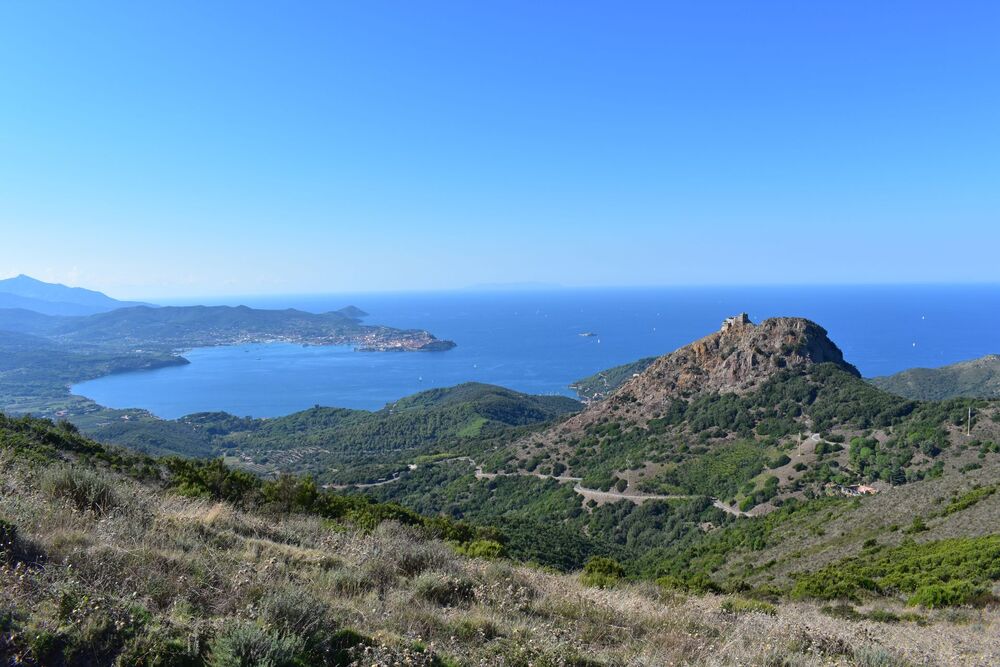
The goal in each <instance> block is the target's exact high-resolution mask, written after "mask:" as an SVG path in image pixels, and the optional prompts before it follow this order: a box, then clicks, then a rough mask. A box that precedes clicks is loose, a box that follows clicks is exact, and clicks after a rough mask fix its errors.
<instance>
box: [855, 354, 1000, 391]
mask: <svg viewBox="0 0 1000 667" xmlns="http://www.w3.org/2000/svg"><path fill="white" fill-rule="evenodd" d="M869 381H870V382H871V383H872V384H873V385H875V386H876V387H878V388H880V389H883V390H885V391H888V392H891V393H893V394H897V395H899V396H903V397H904V398H912V399H915V400H921V401H934V400H943V399H947V398H959V397H965V398H1000V354H987V355H986V356H983V357H979V358H977V359H969V360H967V361H960V362H958V363H955V364H949V365H947V366H940V367H938V368H908V369H906V370H904V371H900V372H899V373H895V374H893V375H885V376H881V377H875V378H871V379H870V380H869Z"/></svg>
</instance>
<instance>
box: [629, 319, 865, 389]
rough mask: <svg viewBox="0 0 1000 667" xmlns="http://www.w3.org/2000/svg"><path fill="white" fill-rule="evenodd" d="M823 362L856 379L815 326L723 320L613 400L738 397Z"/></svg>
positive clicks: (657, 363)
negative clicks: (708, 395) (782, 374)
mask: <svg viewBox="0 0 1000 667" xmlns="http://www.w3.org/2000/svg"><path fill="white" fill-rule="evenodd" d="M826 362H831V363H835V364H838V365H840V366H841V367H843V368H844V369H845V370H847V371H848V372H850V373H852V374H854V375H857V376H859V377H860V374H859V373H858V370H857V369H856V368H855V367H854V366H852V365H850V364H848V363H847V362H845V361H844V355H843V353H842V352H841V351H840V349H839V348H838V347H837V346H836V345H835V344H834V343H833V341H831V340H830V339H829V338H828V337H827V333H826V330H825V329H823V327H821V326H819V325H818V324H816V323H815V322H811V321H809V320H806V319H802V318H798V317H776V318H772V319H768V320H764V321H763V322H761V323H760V324H754V323H753V322H751V321H750V318H749V317H748V316H747V315H746V313H741V314H740V315H737V316H735V317H730V318H727V319H726V320H725V321H724V322H723V324H722V328H721V329H720V330H719V331H717V332H716V333H714V334H710V335H708V336H705V337H704V338H702V339H700V340H697V341H695V342H693V343H691V344H690V345H686V346H685V347H682V348H680V349H679V350H677V351H675V352H672V353H670V354H667V355H665V356H663V357H660V358H659V359H657V360H656V361H655V362H654V363H653V365H652V366H650V367H649V368H648V369H646V371H645V372H643V373H641V374H640V375H639V376H638V377H635V378H633V379H632V380H631V381H629V382H627V383H626V384H625V385H623V386H622V387H621V388H620V389H619V390H618V392H616V394H615V396H617V395H618V394H621V395H624V396H631V397H632V398H633V399H635V400H636V401H638V402H640V403H644V402H646V400H647V399H652V400H654V401H656V402H658V403H660V404H662V401H663V399H665V398H668V397H674V398H689V397H691V396H694V395H697V394H701V393H703V392H706V391H712V392H720V393H725V392H736V393H743V392H745V391H749V390H751V389H753V388H755V387H757V386H759V385H760V384H762V383H763V382H765V381H767V380H768V379H769V378H770V377H771V376H773V375H774V374H775V373H777V372H779V371H782V370H785V369H793V370H794V369H798V368H805V367H807V366H810V365H813V364H821V363H826Z"/></svg>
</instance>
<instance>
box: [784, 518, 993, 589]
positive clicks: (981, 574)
mask: <svg viewBox="0 0 1000 667" xmlns="http://www.w3.org/2000/svg"><path fill="white" fill-rule="evenodd" d="M998 579H1000V535H989V536H986V537H975V538H955V539H949V540H939V541H937V542H927V543H924V544H916V543H914V542H912V541H909V542H904V543H903V544H901V545H899V546H898V547H893V548H883V549H881V550H879V551H866V552H864V553H863V554H862V555H860V556H857V557H854V558H847V559H844V560H842V561H839V562H837V563H832V564H830V565H828V566H826V567H824V568H822V569H821V570H818V571H816V572H810V573H807V574H804V575H800V576H799V578H798V581H797V582H796V584H795V587H794V589H793V591H792V594H793V595H794V596H796V597H813V598H820V599H824V600H835V599H845V600H858V599H859V598H860V597H861V595H862V594H869V595H895V594H898V593H908V594H910V596H909V598H908V600H907V601H908V602H909V604H912V605H923V606H925V607H941V606H949V605H956V604H970V603H976V602H980V601H983V602H985V601H986V599H987V596H986V589H987V587H988V586H989V585H990V583H991V582H993V581H996V580H998Z"/></svg>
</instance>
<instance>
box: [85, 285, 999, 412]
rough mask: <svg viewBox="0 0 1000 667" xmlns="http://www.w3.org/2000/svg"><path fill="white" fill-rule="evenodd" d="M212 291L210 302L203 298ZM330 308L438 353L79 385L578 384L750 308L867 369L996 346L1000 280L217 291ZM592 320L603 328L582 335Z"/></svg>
mask: <svg viewBox="0 0 1000 667" xmlns="http://www.w3.org/2000/svg"><path fill="white" fill-rule="evenodd" d="M203 302H204V301H203ZM209 302H210V303H229V304H232V305H236V304H240V303H242V304H246V305H249V306H253V307H258V308H288V307H293V308H300V309H302V310H308V311H313V312H322V311H325V310H333V309H337V308H341V307H343V306H346V305H348V304H353V305H356V306H358V307H360V308H362V309H363V310H365V311H367V312H369V313H370V314H371V315H370V317H369V318H367V321H368V322H371V323H378V324H386V325H390V326H395V327H401V328H422V329H427V330H429V331H431V332H432V333H434V334H435V335H437V336H438V337H439V338H448V339H451V340H454V341H455V342H456V343H458V347H457V348H455V349H453V350H451V351H448V352H442V353H371V352H354V351H353V350H352V349H350V348H343V347H325V348H324V347H302V346H298V345H286V344H270V345H247V346H235V347H218V348H201V349H196V350H191V351H189V352H187V353H185V356H186V357H187V358H188V359H189V360H190V361H191V362H192V363H191V364H189V365H187V366H181V367H175V368H166V369H160V370H155V371H142V372H136V373H127V374H122V375H113V376H108V377H104V378H100V379H97V380H93V381H91V382H85V383H82V384H78V385H76V386H74V387H73V391H74V393H77V394H81V395H84V396H87V397H90V398H92V399H94V400H96V401H97V402H98V403H101V404H103V405H108V406H112V407H119V408H124V407H140V408H146V409H148V410H151V411H152V412H153V413H155V414H157V415H159V416H161V417H165V418H176V417H179V416H182V415H185V414H189V413H192V412H197V411H205V410H225V411H227V412H231V413H234V414H237V415H253V416H257V417H266V416H276V415H282V414H288V413H290V412H294V411H296V410H302V409H305V408H308V407H311V406H313V405H317V404H319V405H330V406H341V407H350V408H365V409H377V408H380V407H382V406H383V405H385V404H386V403H387V402H391V401H393V400H395V399H398V398H400V397H402V396H406V395H408V394H412V393H414V392H417V391H421V390H424V389H429V388H431V387H444V386H449V385H454V384H458V383H460V382H467V381H473V380H474V381H479V382H488V383H492V384H498V385H503V386H505V387H510V388H513V389H517V390H520V391H525V392H531V393H540V394H565V395H570V396H572V395H573V393H572V391H570V389H569V388H568V386H567V385H568V384H569V383H571V382H572V381H573V380H576V379H578V378H580V377H583V376H585V375H589V374H590V373H594V372H596V371H598V370H601V369H604V368H608V367H610V366H615V365H618V364H622V363H625V362H628V361H633V360H635V359H638V358H640V357H644V356H650V355H659V354H664V353H666V352H669V351H671V350H674V349H676V348H677V347H679V346H681V345H684V344H686V343H688V342H690V341H692V340H694V339H696V338H699V337H701V336H703V335H705V334H708V333H711V332H712V331H715V330H716V329H718V328H719V325H720V323H721V321H722V319H723V318H725V317H727V316H729V315H734V314H736V313H738V312H741V311H747V312H748V313H749V314H750V317H751V319H753V320H754V321H759V320H761V319H764V318H766V317H772V316H779V315H791V316H801V317H807V318H810V319H812V320H815V321H816V322H818V323H820V324H821V325H822V326H823V327H825V328H826V329H827V330H828V331H829V332H830V337H831V338H832V339H833V340H834V342H836V343H837V344H838V345H839V346H840V347H841V349H842V350H843V351H844V354H845V355H846V357H847V359H848V360H849V361H851V362H852V363H854V364H855V365H856V366H857V367H858V368H859V369H860V370H861V372H862V373H863V374H865V375H866V376H875V375H885V374H889V373H895V372H897V371H900V370H903V369H906V368H912V367H915V366H940V365H944V364H949V363H954V362H956V361H961V360H964V359H970V358H973V357H978V356H982V355H984V354H990V353H1000V286H996V285H994V286H974V287H970V286H961V287H953V286H908V287H809V288H785V287H783V288H760V287H756V288H669V289H664V288H657V289H602V290H552V291H519V292H439V293H427V294H413V293H410V294H355V295H351V294H344V295H330V296H323V297H316V296H299V297H296V296H288V297H267V298H262V297H256V298H253V297H247V298H243V299H226V300H223V301H218V300H216V301H209ZM584 332H593V333H595V334H597V335H595V336H592V337H582V336H580V335H579V334H580V333H584Z"/></svg>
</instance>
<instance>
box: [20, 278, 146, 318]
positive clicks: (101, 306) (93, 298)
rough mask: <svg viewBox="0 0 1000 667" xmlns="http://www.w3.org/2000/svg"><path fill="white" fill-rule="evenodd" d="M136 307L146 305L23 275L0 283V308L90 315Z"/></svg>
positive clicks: (53, 313) (56, 313) (54, 313)
mask: <svg viewBox="0 0 1000 667" xmlns="http://www.w3.org/2000/svg"><path fill="white" fill-rule="evenodd" d="M138 305H146V304H140V303H139V302H137V301H119V300H118V299H112V298H111V297H110V296H108V295H107V294H103V293H101V292H95V291H94V290H89V289H84V288H82V287H67V286H66V285H59V284H55V283H46V282H42V281H41V280H36V279H34V278H32V277H30V276H26V275H24V274H21V275H19V276H17V277H15V278H7V279H6V280H0V308H23V309H26V310H33V311H35V312H36V313H43V314H45V315H92V314H94V313H103V312H107V311H109V310H114V309H116V308H125V307H129V306H138Z"/></svg>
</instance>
